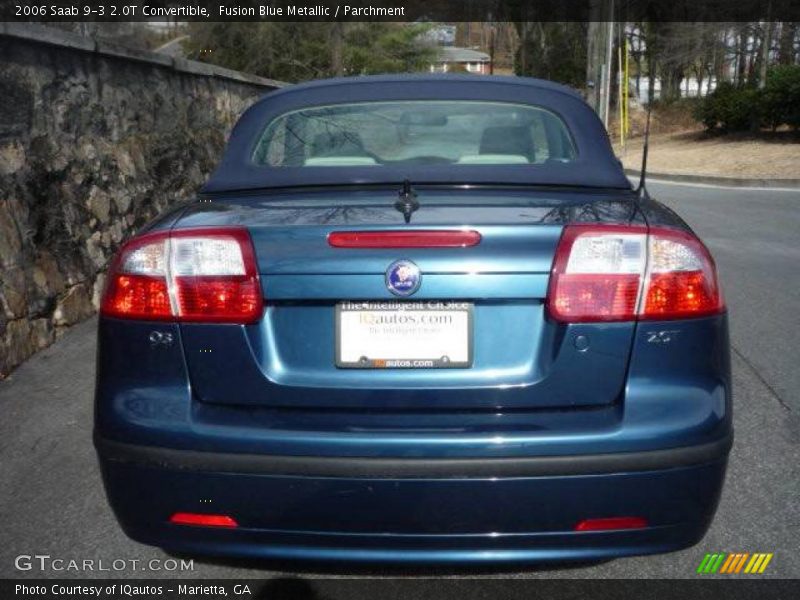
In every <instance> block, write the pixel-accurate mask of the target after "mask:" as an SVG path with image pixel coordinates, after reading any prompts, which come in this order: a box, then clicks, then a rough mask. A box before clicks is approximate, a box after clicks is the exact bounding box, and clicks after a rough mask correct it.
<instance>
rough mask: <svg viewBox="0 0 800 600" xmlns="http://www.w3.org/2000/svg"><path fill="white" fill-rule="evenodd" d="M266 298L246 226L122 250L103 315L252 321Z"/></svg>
mask: <svg viewBox="0 0 800 600" xmlns="http://www.w3.org/2000/svg"><path fill="white" fill-rule="evenodd" d="M262 310H263V297H262V293H261V285H260V283H259V277H258V269H257V268H256V260H255V253H254V251H253V245H252V242H251V241H250V235H249V234H248V233H247V230H246V229H243V228H241V227H230V228H213V229H211V228H204V229H184V230H178V231H173V232H171V233H170V232H156V233H148V234H144V235H142V236H140V237H137V238H134V239H133V240H131V241H130V242H128V243H127V244H126V245H125V246H123V248H122V249H121V250H120V252H119V254H118V255H117V257H116V259H115V260H114V263H113V264H112V265H111V268H110V270H109V273H108V284H107V286H106V290H105V294H104V295H103V302H102V305H101V311H102V313H103V314H104V315H107V316H111V317H117V318H123V319H147V320H169V321H210V322H216V323H253V322H255V321H257V320H258V319H260V318H261V314H262Z"/></svg>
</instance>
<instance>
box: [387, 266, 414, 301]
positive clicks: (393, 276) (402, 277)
mask: <svg viewBox="0 0 800 600" xmlns="http://www.w3.org/2000/svg"><path fill="white" fill-rule="evenodd" d="M421 283H422V273H420V270H419V267H418V266H417V265H415V264H414V263H413V262H411V261H410V260H396V261H394V262H393V263H392V264H390V265H389V268H388V269H386V287H387V288H389V291H390V292H392V293H393V294H394V295H395V296H410V295H411V294H413V293H414V292H416V291H417V290H418V289H419V286H420V284H421Z"/></svg>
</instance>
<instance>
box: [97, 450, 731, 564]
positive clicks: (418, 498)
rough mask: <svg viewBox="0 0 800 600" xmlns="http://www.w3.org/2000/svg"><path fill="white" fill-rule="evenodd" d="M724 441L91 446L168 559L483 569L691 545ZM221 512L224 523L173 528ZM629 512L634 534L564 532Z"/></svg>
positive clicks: (702, 525)
mask: <svg viewBox="0 0 800 600" xmlns="http://www.w3.org/2000/svg"><path fill="white" fill-rule="evenodd" d="M731 441H732V438H731V437H725V438H722V439H720V440H717V441H715V442H712V443H709V444H704V445H701V446H689V447H682V448H674V449H667V450H656V451H648V452H632V453H617V454H606V455H602V454H601V455H587V456H570V457H527V458H501V459H498V458H491V459H435V460H430V459H422V460H421V459H394V458H393V459H380V458H364V459H360V458H330V457H326V458H321V457H288V456H263V455H238V454H217V453H206V452H189V451H183V450H172V449H165V448H152V447H146V446H135V445H130V444H121V443H117V442H113V441H109V440H104V439H99V438H98V439H96V440H95V442H96V446H97V449H98V454H99V456H100V462H101V466H102V471H103V479H104V482H105V486H106V491H107V494H108V497H109V500H110V502H111V505H112V507H113V509H114V511H115V513H116V515H117V518H118V519H119V521H120V523H121V524H122V526H123V528H124V529H125V531H126V533H127V534H128V535H129V536H130V537H132V538H133V539H135V540H138V541H140V542H144V543H148V544H153V545H157V546H161V547H164V548H168V549H171V550H174V551H181V552H193V553H194V552H197V553H203V554H217V555H231V556H234V555H235V556H249V557H261V558H274V559H292V558H301V559H307V560H324V561H332V560H336V561H365V562H381V561H389V562H416V563H447V562H449V563H470V562H477V563H487V562H532V561H560V560H590V559H604V558H613V557H618V556H626V555H632V554H648V553H654V552H666V551H670V550H676V549H679V548H682V547H686V546H689V545H692V544H694V543H696V542H697V541H698V540H700V539H701V538H702V536H703V535H704V533H705V531H706V529H707V528H708V526H709V524H710V522H711V519H712V518H713V515H714V511H715V510H716V506H717V502H718V499H719V495H720V491H721V488H722V484H723V480H724V474H725V468H726V462H727V455H728V452H729V450H730V447H731ZM179 511H180V512H199V513H213V514H226V515H230V516H232V517H234V518H235V519H236V521H237V522H238V523H239V527H238V528H236V529H220V528H206V527H191V526H181V525H173V524H170V523H169V517H170V515H172V514H173V513H174V512H179ZM613 516H641V517H644V518H646V519H647V521H648V524H649V525H648V527H646V528H644V529H640V530H629V531H607V532H576V531H574V527H575V525H576V524H577V523H578V522H579V521H581V520H583V519H587V518H602V517H613Z"/></svg>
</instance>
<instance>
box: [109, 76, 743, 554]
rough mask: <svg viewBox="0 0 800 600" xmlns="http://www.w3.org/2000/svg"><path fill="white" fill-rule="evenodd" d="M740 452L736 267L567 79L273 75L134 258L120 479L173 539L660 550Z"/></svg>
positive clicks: (128, 256) (114, 308) (706, 505)
mask: <svg viewBox="0 0 800 600" xmlns="http://www.w3.org/2000/svg"><path fill="white" fill-rule="evenodd" d="M731 442H732V427H731V381H730V367H729V343H728V327H727V321H726V314H725V308H724V304H723V300H722V295H721V292H720V289H719V284H718V282H717V274H716V270H715V266H714V262H713V260H712V258H711V256H710V255H709V253H708V251H707V250H706V248H705V246H704V245H703V244H702V243H701V242H700V241H699V240H698V238H697V237H696V236H695V235H694V234H693V233H692V231H691V230H690V229H689V228H688V226H687V225H686V224H685V223H684V222H683V221H682V220H681V219H680V218H679V217H678V216H676V215H675V214H674V213H673V212H672V211H670V210H669V209H667V208H665V207H664V206H662V205H660V204H658V203H657V202H656V201H654V200H652V199H650V198H649V197H648V196H647V194H646V193H641V190H640V191H639V192H637V190H634V189H632V186H631V184H630V182H629V181H628V180H627V178H626V177H625V175H624V173H623V171H622V168H621V166H620V164H619V162H618V161H617V160H616V158H615V157H614V155H613V153H612V150H611V147H610V144H609V142H608V138H607V135H606V132H605V130H604V129H603V126H602V124H601V123H600V121H599V120H598V119H597V117H596V116H595V114H594V112H593V111H592V110H591V109H590V108H589V107H588V106H587V105H586V104H585V103H584V102H583V100H581V98H580V97H579V96H578V95H576V94H575V93H574V92H572V91H570V90H568V89H567V88H564V87H561V86H559V85H555V84H551V83H548V82H543V81H536V80H526V79H515V78H494V77H486V78H473V77H469V76H461V77H458V76H456V77H446V76H444V77H443V76H438V77H437V76H421V77H364V78H352V79H340V80H330V81H323V82H316V83H311V84H304V85H297V86H292V87H288V88H286V89H283V90H280V91H276V92H273V93H271V94H269V95H267V96H266V97H265V98H263V99H262V100H261V101H259V102H257V103H256V104H255V105H254V106H252V107H251V108H250V109H249V110H248V111H246V112H245V114H244V115H243V116H242V117H241V119H240V121H239V123H238V124H237V126H236V127H235V129H234V131H233V133H232V134H231V138H230V142H229V145H228V147H227V150H226V152H225V155H224V157H223V159H222V162H221V164H220V166H219V168H218V169H217V171H216V172H215V173H214V174H213V176H212V177H211V178H210V180H209V181H208V183H207V184H206V186H205V188H204V189H203V190H202V192H201V194H200V196H199V198H198V199H197V200H196V201H194V202H192V203H189V204H185V205H183V206H180V207H176V208H175V209H174V210H171V211H170V212H169V213H168V214H166V215H163V216H162V217H161V218H159V219H158V220H157V221H155V222H154V223H152V224H151V225H150V226H148V227H147V228H146V230H145V231H143V232H141V233H140V234H139V235H137V236H136V237H135V238H134V239H132V240H131V241H129V242H128V243H127V244H126V245H125V246H124V247H123V248H122V249H121V251H120V252H119V255H118V256H117V257H116V259H115V262H114V264H113V265H112V266H111V269H110V272H109V275H108V283H107V289H106V291H105V295H104V298H103V302H102V309H101V318H100V323H99V348H98V372H97V393H96V426H95V444H96V447H97V450H98V454H99V457H100V462H101V466H102V472H103V478H104V481H105V486H106V490H107V494H108V498H109V500H110V503H111V506H112V507H113V509H114V512H115V513H116V516H117V518H118V519H119V521H120V523H121V524H122V527H123V528H124V530H125V531H126V533H127V534H128V535H129V536H130V537H132V538H133V539H135V540H139V541H141V542H144V543H147V544H154V545H157V546H161V547H164V548H167V549H170V550H173V551H179V552H189V553H211V554H224V555H239V556H254V557H266V558H302V559H312V560H345V561H390V562H412V561H413V562H423V563H424V562H430V563H433V562H451V563H456V562H462V563H469V562H493V561H497V562H500V561H504V562H509V561H542V560H545V561H555V560H570V559H575V560H587V559H603V558H608V557H616V556H624V555H630V554H644V553H652V552H664V551H669V550H674V549H677V548H682V547H686V546H689V545H691V544H694V543H696V542H697V541H698V540H699V539H701V538H702V536H703V534H704V533H705V531H706V529H707V528H708V526H709V524H710V522H711V519H712V517H713V515H714V511H715V509H716V505H717V502H718V499H719V495H720V491H721V488H722V483H723V479H724V475H725V467H726V461H727V456H728V452H729V450H730V447H731Z"/></svg>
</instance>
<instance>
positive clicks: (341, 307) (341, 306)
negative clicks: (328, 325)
mask: <svg viewBox="0 0 800 600" xmlns="http://www.w3.org/2000/svg"><path fill="white" fill-rule="evenodd" d="M345 312H349V313H359V312H378V313H388V314H394V315H398V314H402V313H407V312H414V313H424V312H429V313H447V312H453V313H458V314H460V315H461V317H462V318H465V319H466V325H465V328H466V331H458V332H456V333H457V334H459V337H462V338H464V342H465V343H466V346H467V347H466V352H464V351H463V349H462V350H461V351H460V352H459V353H457V354H456V353H454V356H455V357H456V358H457V360H453V359H450V358H449V357H448V359H447V360H443V359H444V358H445V357H444V356H440V357H438V358H437V357H432V356H417V357H409V356H374V357H366V356H362V357H361V358H360V360H357V361H353V360H345V359H344V358H343V352H342V350H343V343H344V342H345V340H344V336H343V334H344V333H345V332H343V330H342V328H343V320H344V319H343V313H345ZM473 313H474V304H473V303H472V302H462V301H451V300H430V301H424V300H423V301H409V300H364V301H342V302H337V303H336V309H335V314H336V317H335V323H334V329H335V336H334V337H335V341H334V344H335V347H334V352H335V365H336V367H337V368H339V369H363V370H375V369H381V370H386V369H406V370H417V369H469V368H471V367H472V363H473V351H474V340H473V333H474V331H473V327H474V325H473V320H474V315H473ZM431 327H432V328H433V329H435V328H436V326H435V325H432V326H431ZM350 354H352V353H350ZM387 354H388V351H387Z"/></svg>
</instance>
